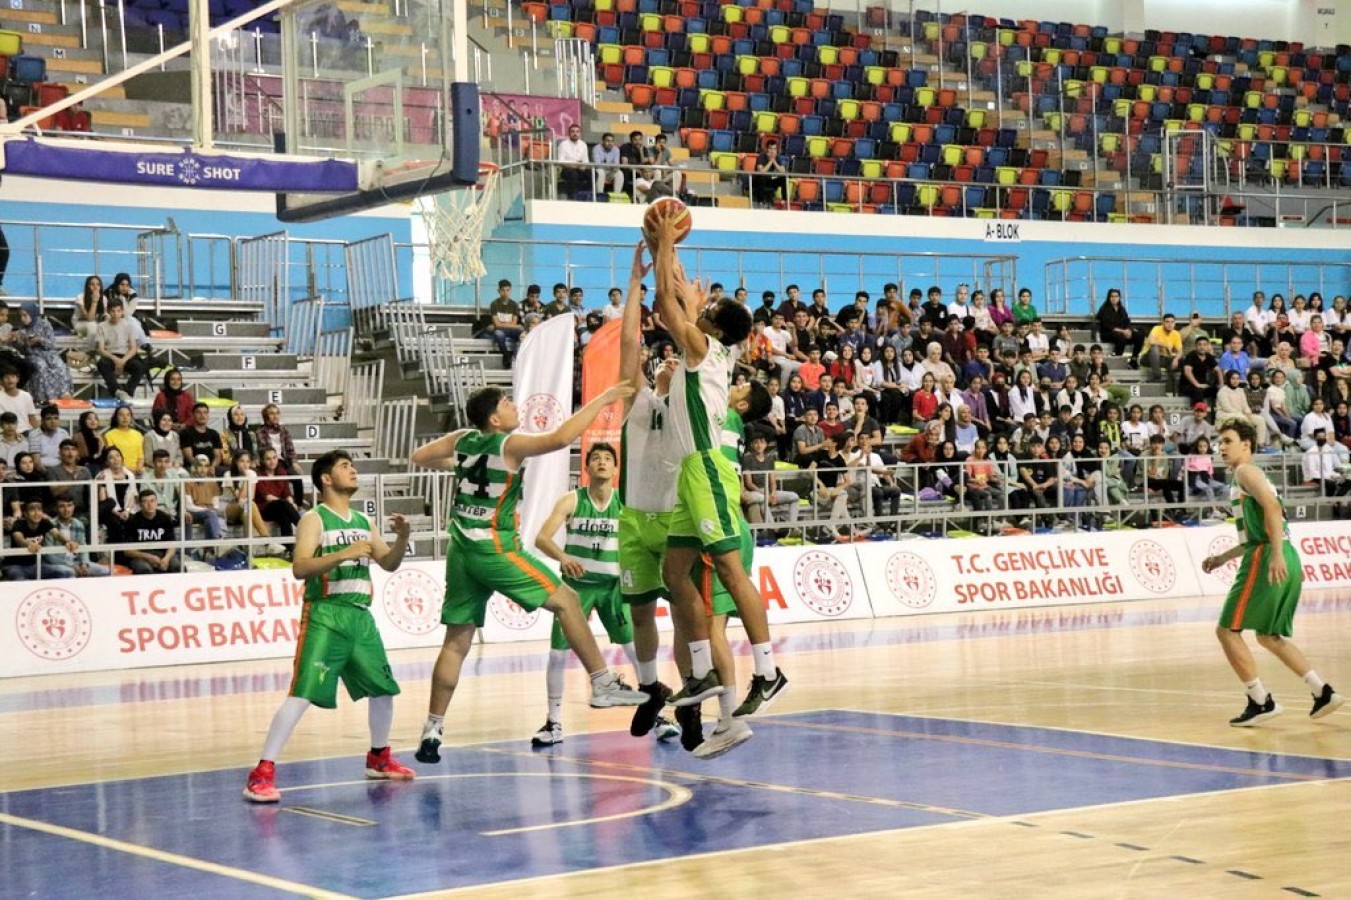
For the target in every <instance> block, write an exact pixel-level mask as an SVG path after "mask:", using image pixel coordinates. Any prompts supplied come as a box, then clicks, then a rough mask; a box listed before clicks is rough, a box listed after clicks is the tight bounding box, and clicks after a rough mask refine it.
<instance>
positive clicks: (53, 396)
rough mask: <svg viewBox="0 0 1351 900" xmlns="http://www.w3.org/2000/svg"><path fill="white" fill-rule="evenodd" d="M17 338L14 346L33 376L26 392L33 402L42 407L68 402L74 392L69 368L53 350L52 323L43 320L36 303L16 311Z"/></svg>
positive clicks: (54, 348)
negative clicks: (52, 403)
mask: <svg viewBox="0 0 1351 900" xmlns="http://www.w3.org/2000/svg"><path fill="white" fill-rule="evenodd" d="M17 334H18V341H17V344H18V346H19V347H20V348H22V350H23V354H24V357H25V358H26V359H27V360H28V365H29V366H30V367H31V368H32V372H33V374H32V376H31V377H30V378H29V379H28V392H29V393H30V394H32V395H33V402H34V403H36V404H37V405H38V406H42V405H44V404H46V403H51V402H52V401H53V400H68V399H70V396H71V394H73V393H74V392H75V386H74V385H73V384H72V383H71V379H70V366H68V365H66V361H65V360H64V359H62V358H61V352H60V351H59V350H58V349H57V347H56V332H54V331H53V330H52V325H51V323H50V322H48V321H47V320H46V319H44V318H42V315H41V313H39V312H38V307H37V304H36V303H25V304H23V305H22V306H20V307H19V327H18V329H17Z"/></svg>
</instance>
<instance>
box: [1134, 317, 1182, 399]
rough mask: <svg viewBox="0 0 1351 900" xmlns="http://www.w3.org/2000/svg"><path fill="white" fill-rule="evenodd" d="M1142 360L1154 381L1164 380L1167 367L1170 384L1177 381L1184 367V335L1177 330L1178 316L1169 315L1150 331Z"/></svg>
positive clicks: (1142, 353)
mask: <svg viewBox="0 0 1351 900" xmlns="http://www.w3.org/2000/svg"><path fill="white" fill-rule="evenodd" d="M1140 359H1141V361H1143V362H1145V363H1146V364H1147V365H1148V366H1149V372H1150V378H1152V379H1153V380H1154V381H1160V380H1162V378H1163V372H1162V370H1163V368H1164V367H1165V366H1166V367H1167V369H1168V380H1169V382H1170V383H1171V382H1173V381H1175V380H1176V378H1177V376H1178V374H1179V372H1180V370H1181V365H1182V335H1181V334H1180V333H1179V332H1178V330H1177V317H1176V316H1174V315H1173V314H1172V313H1167V314H1166V315H1164V317H1163V320H1162V321H1161V322H1160V323H1159V324H1158V325H1155V326H1154V327H1153V328H1152V329H1150V331H1149V337H1147V338H1146V339H1145V346H1144V350H1143V351H1142V352H1141V356H1140Z"/></svg>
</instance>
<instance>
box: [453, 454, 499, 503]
mask: <svg viewBox="0 0 1351 900" xmlns="http://www.w3.org/2000/svg"><path fill="white" fill-rule="evenodd" d="M468 459H469V457H467V456H462V457H460V473H461V474H460V480H461V481H467V482H469V483H470V484H472V485H473V486H474V496H475V497H478V498H480V499H486V498H487V497H488V485H489V484H491V483H492V482H490V481H489V480H488V457H487V456H486V455H485V456H480V457H477V458H476V459H475V460H474V463H473V465H469V466H466V465H465V462H466V461H467V460H468Z"/></svg>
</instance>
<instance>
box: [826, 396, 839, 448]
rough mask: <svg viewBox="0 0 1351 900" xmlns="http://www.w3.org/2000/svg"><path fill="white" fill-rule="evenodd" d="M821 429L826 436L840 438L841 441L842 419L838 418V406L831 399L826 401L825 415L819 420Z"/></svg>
mask: <svg viewBox="0 0 1351 900" xmlns="http://www.w3.org/2000/svg"><path fill="white" fill-rule="evenodd" d="M821 431H822V432H824V433H825V435H826V437H833V438H840V441H839V443H843V437H842V436H843V435H844V420H843V419H841V418H840V406H839V404H838V403H836V402H835V401H833V400H827V401H826V415H825V418H823V419H822V420H821Z"/></svg>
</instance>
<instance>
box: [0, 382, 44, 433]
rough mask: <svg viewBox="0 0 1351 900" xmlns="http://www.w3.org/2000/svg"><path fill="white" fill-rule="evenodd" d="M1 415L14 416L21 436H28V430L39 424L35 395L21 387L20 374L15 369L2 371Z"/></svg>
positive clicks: (0, 390) (0, 389)
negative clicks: (11, 414)
mask: <svg viewBox="0 0 1351 900" xmlns="http://www.w3.org/2000/svg"><path fill="white" fill-rule="evenodd" d="M0 413H13V414H14V422H15V427H16V430H17V431H18V433H19V434H21V435H27V434H28V429H30V428H37V427H38V424H39V419H38V408H37V404H35V403H34V402H33V395H32V394H30V393H28V392H27V391H25V390H22V389H21V388H20V387H19V373H18V372H17V371H16V370H15V369H13V368H7V369H0Z"/></svg>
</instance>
